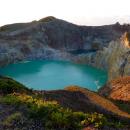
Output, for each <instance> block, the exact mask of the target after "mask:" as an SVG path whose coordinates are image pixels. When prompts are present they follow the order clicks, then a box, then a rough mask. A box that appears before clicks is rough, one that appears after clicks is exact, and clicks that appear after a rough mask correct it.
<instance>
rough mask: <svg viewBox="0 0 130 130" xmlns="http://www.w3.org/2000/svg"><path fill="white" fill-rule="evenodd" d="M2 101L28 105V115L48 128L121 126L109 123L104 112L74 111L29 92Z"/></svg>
mask: <svg viewBox="0 0 130 130" xmlns="http://www.w3.org/2000/svg"><path fill="white" fill-rule="evenodd" d="M0 102H1V103H7V104H15V105H26V108H27V109H28V110H27V112H28V113H27V115H26V116H27V117H28V118H29V119H34V120H40V121H41V122H42V124H43V126H44V127H45V128H46V129H61V128H64V129H82V128H83V127H86V126H89V125H93V126H94V127H96V128H100V127H103V126H106V125H108V126H114V127H116V128H117V127H121V126H122V124H121V123H118V122H117V123H114V122H113V123H111V124H110V123H107V122H108V121H107V119H106V117H105V116H104V115H103V114H99V113H96V112H95V113H90V114H89V113H83V112H73V111H72V110H70V109H65V108H63V107H61V106H60V105H59V104H57V102H55V101H44V100H43V99H39V98H33V97H32V96H29V95H27V94H18V93H13V94H10V95H6V96H3V97H1V98H0Z"/></svg>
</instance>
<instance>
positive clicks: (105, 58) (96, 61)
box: [86, 33, 130, 80]
mask: <svg viewBox="0 0 130 130" xmlns="http://www.w3.org/2000/svg"><path fill="white" fill-rule="evenodd" d="M127 35H128V33H125V34H124V35H123V36H122V37H121V39H118V40H116V41H111V42H110V43H109V45H108V47H104V48H103V49H102V50H99V51H97V52H96V54H95V55H91V56H89V57H88V58H86V59H89V60H88V63H90V64H92V65H93V66H96V67H98V68H101V69H102V68H104V69H106V70H108V77H109V80H111V79H114V78H116V77H119V76H125V75H130V44H129V43H130V42H129V39H128V36H127ZM91 61H93V62H91Z"/></svg>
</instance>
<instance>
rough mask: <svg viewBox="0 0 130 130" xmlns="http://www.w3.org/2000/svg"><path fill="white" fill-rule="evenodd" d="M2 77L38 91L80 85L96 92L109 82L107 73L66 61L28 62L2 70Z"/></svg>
mask: <svg viewBox="0 0 130 130" xmlns="http://www.w3.org/2000/svg"><path fill="white" fill-rule="evenodd" d="M0 75H4V76H9V77H12V78H14V79H15V80H17V81H19V82H21V83H22V84H24V85H26V86H27V87H29V88H33V89H37V90H55V89H63V88H64V87H66V86H69V85H79V86H81V87H85V88H88V89H90V90H94V91H96V90H97V89H98V88H100V87H101V86H103V85H104V84H105V83H106V81H107V73H106V72H105V71H102V70H99V69H96V68H94V67H91V66H88V65H81V64H74V63H70V62H65V61H44V60H43V61H27V62H22V63H18V64H10V65H8V66H6V67H3V68H0Z"/></svg>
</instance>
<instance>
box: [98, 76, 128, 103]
mask: <svg viewBox="0 0 130 130" xmlns="http://www.w3.org/2000/svg"><path fill="white" fill-rule="evenodd" d="M99 94H100V95H103V96H105V97H108V98H111V99H113V100H118V101H125V102H126V101H127V102H130V76H125V77H120V78H117V79H114V80H112V81H111V82H108V83H107V84H106V85H105V86H104V87H102V88H100V90H99Z"/></svg>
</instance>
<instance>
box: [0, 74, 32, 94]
mask: <svg viewBox="0 0 130 130" xmlns="http://www.w3.org/2000/svg"><path fill="white" fill-rule="evenodd" d="M29 91H31V90H30V89H28V88H27V87H25V86H24V85H22V84H20V83H18V82H17V81H14V80H13V79H11V78H7V77H0V94H10V93H13V92H20V93H22V92H24V93H25V92H29Z"/></svg>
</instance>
